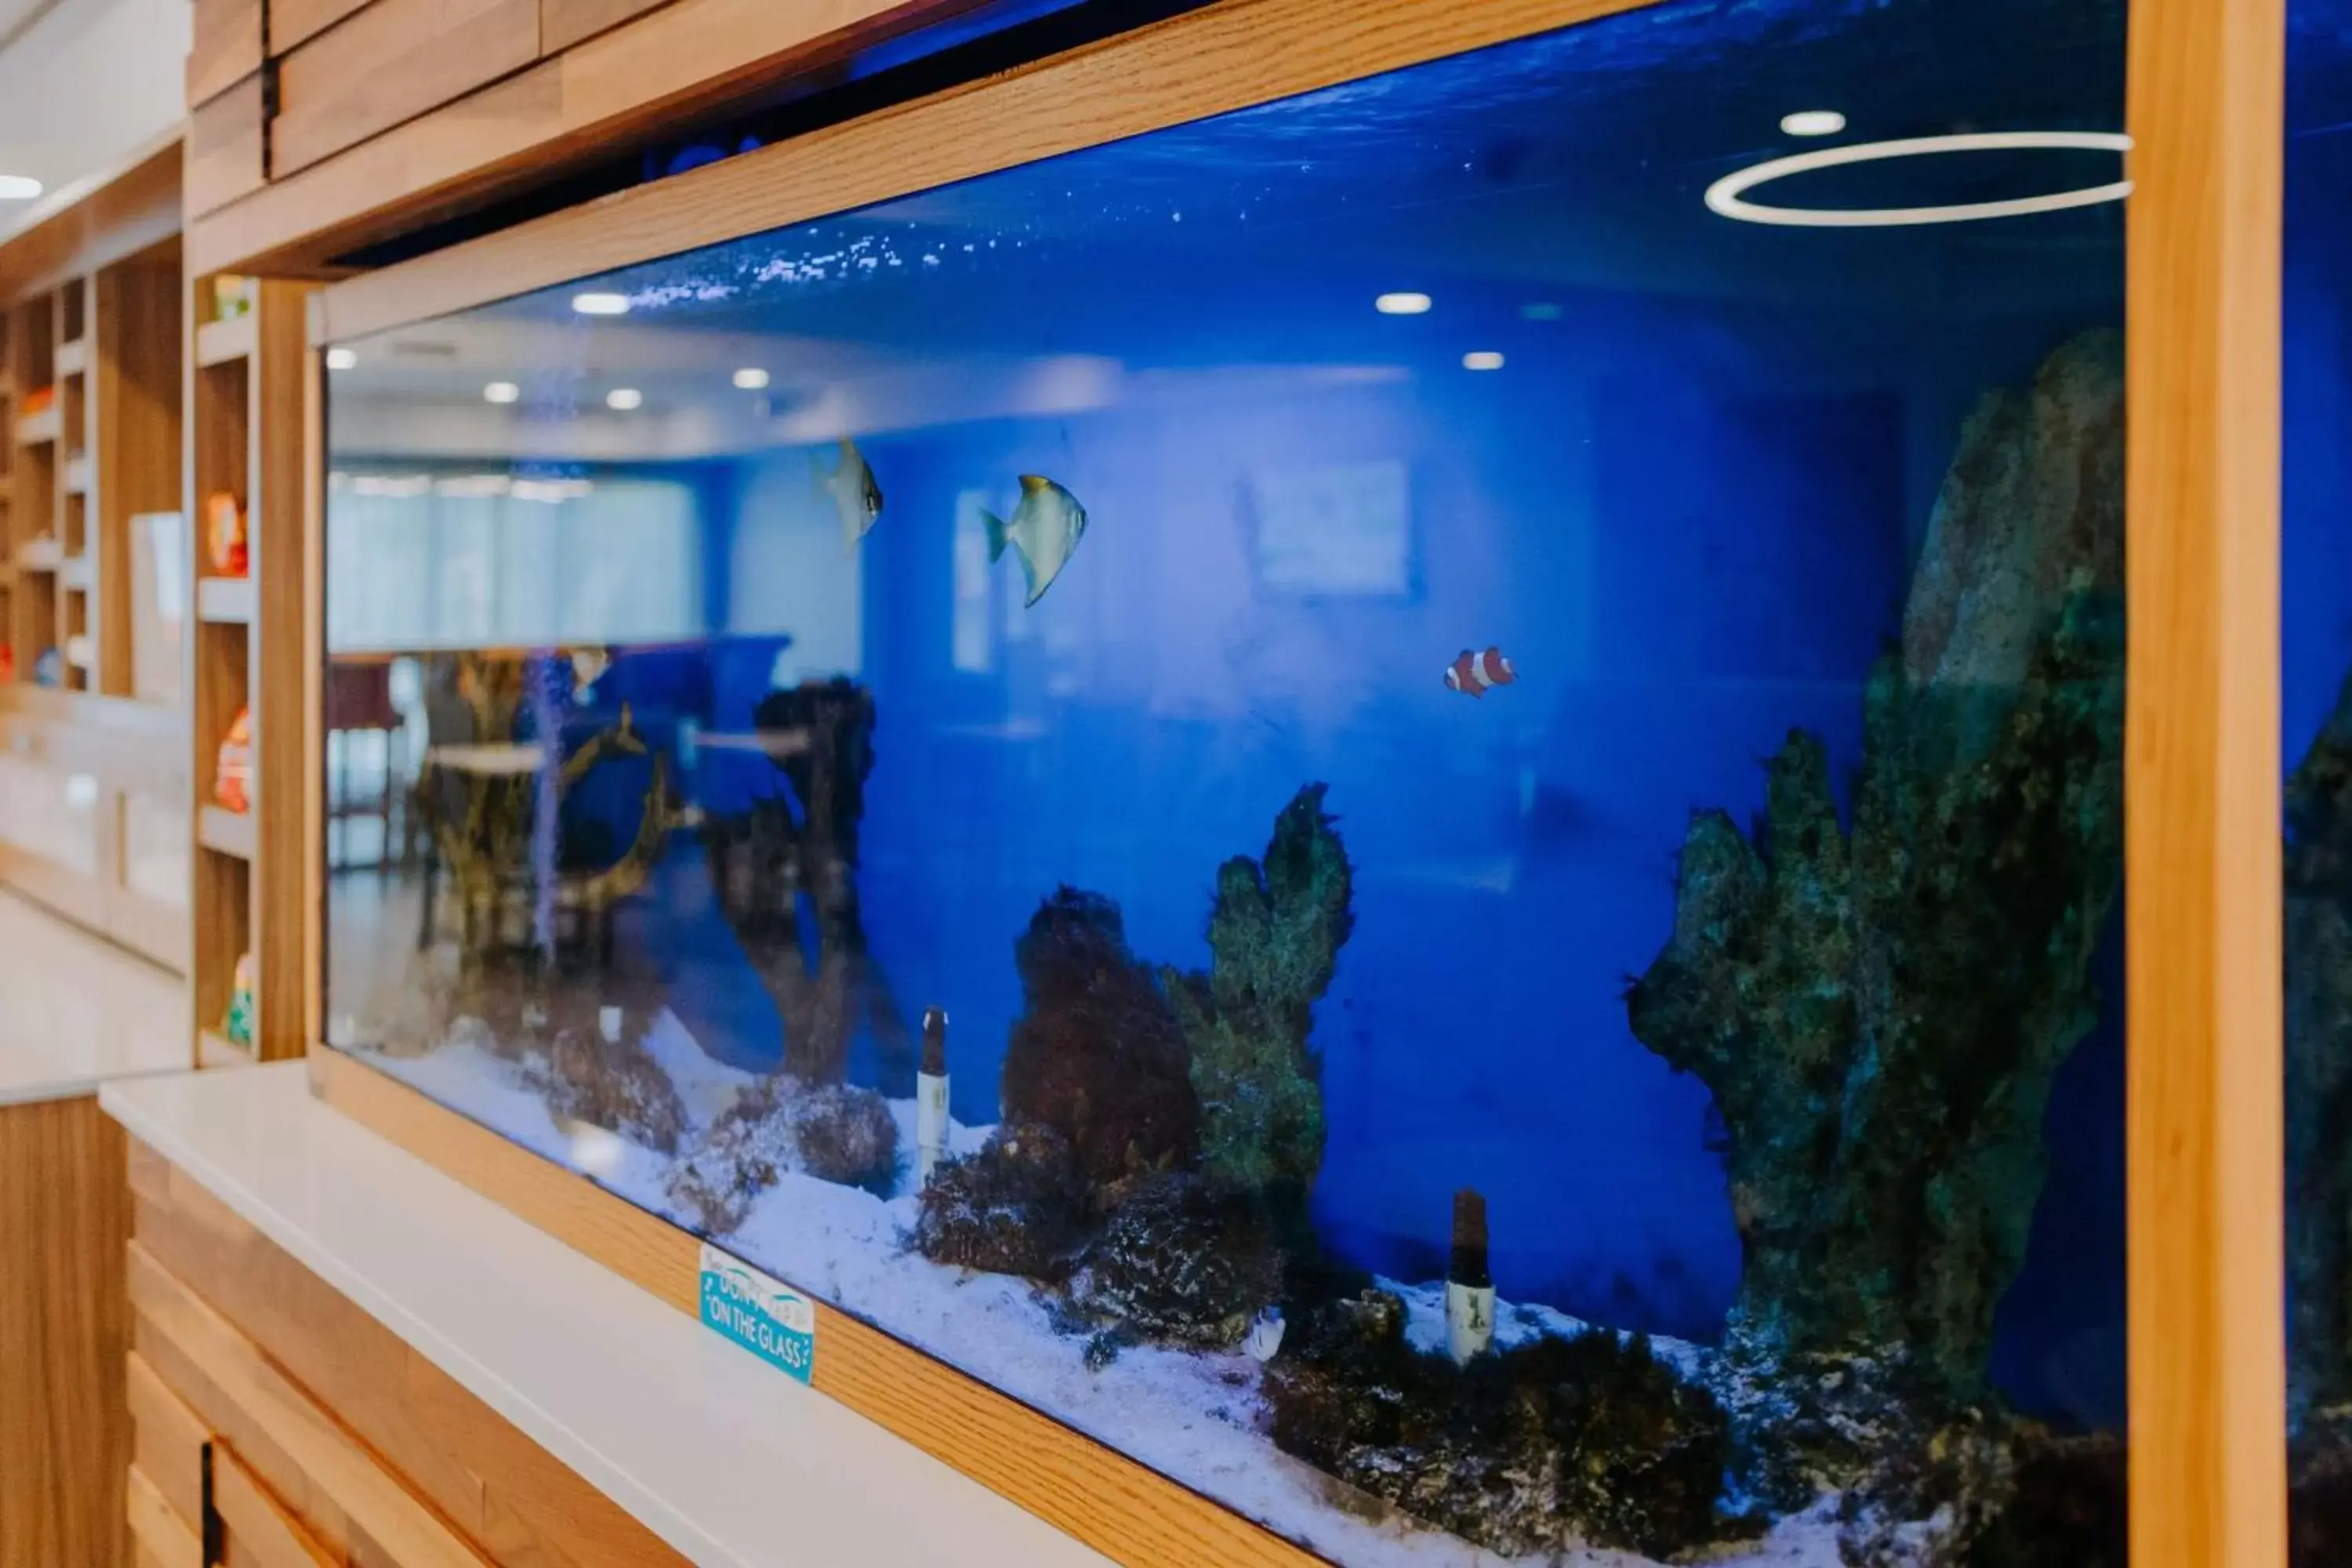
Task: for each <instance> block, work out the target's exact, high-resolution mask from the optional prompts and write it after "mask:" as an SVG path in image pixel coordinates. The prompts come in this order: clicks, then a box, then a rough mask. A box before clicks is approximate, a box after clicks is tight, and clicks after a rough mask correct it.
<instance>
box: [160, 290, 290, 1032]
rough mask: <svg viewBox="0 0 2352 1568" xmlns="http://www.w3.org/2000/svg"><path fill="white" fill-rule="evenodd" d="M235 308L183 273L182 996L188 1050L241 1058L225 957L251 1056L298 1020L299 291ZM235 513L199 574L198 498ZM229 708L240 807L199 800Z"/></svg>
mask: <svg viewBox="0 0 2352 1568" xmlns="http://www.w3.org/2000/svg"><path fill="white" fill-rule="evenodd" d="M251 287H253V289H254V293H253V295H252V300H251V307H250V309H249V310H247V311H246V312H245V313H243V314H236V315H230V316H227V317H225V318H224V317H222V316H220V315H219V314H218V310H219V303H218V300H217V299H216V295H215V280H214V279H196V280H195V281H194V283H193V284H192V285H191V291H190V294H189V298H188V301H187V308H188V320H189V321H191V322H192V323H194V325H193V326H192V328H191V330H190V332H189V352H188V360H187V407H188V420H189V422H188V429H187V465H188V467H187V480H186V487H187V493H188V500H189V506H190V510H191V512H192V513H193V515H194V518H195V520H196V523H197V534H198V537H197V542H196V545H195V548H194V549H193V550H192V551H191V552H190V562H191V573H192V576H191V584H190V589H191V593H190V597H191V602H192V603H193V604H194V606H195V616H194V621H193V624H192V632H191V635H192V637H193V638H194V652H193V655H192V657H191V658H190V660H189V668H190V672H191V675H192V678H193V679H194V691H193V693H192V710H193V713H194V728H193V735H192V739H193V747H194V751H193V755H192V757H191V765H192V766H193V768H194V772H195V776H196V778H197V780H198V781H199V783H198V798H199V802H200V804H199V805H198V806H197V807H196V810H195V814H194V838H195V841H196V845H197V847H196V849H195V860H194V868H193V872H194V885H193V889H192V908H193V910H194V916H195V921H194V923H195V933H194V934H195V941H194V952H193V953H192V955H191V960H192V963H191V969H190V973H189V980H190V986H189V991H190V998H191V1005H192V1006H193V1008H194V1029H195V1034H196V1040H197V1048H198V1058H199V1060H200V1061H201V1062H202V1063H204V1064H205V1065H216V1064H217V1063H219V1062H220V1061H222V1060H226V1059H242V1058H243V1057H244V1053H242V1052H240V1051H238V1050H237V1049H236V1047H233V1046H231V1045H229V1044H228V1042H227V1040H226V1037H225V1036H224V1034H223V1021H224V1019H225V1018H226V1016H227V1013H228V1004H229V997H230V993H231V991H232V989H233V988H234V985H235V983H236V963H237V959H238V957H239V956H240V955H242V954H244V953H247V952H252V953H253V954H254V955H255V957H256V960H257V963H256V966H255V967H256V969H257V971H258V973H260V975H261V976H262V977H263V978H262V980H261V982H260V984H261V991H260V994H258V995H257V996H256V998H255V1033H254V1039H255V1045H256V1049H255V1051H254V1052H253V1055H254V1056H255V1057H257V1058H260V1059H263V1060H275V1059H278V1058H284V1057H299V1056H300V1055H301V1054H302V1053H303V1050H304V1048H305V1047H306V1046H307V1044H308V1034H309V1030H308V1027H307V1025H306V1021H305V1019H304V1017H303V1016H302V997H303V979H304V976H305V974H306V973H307V971H306V969H305V967H304V966H305V964H306V963H307V962H308V961H307V960H306V959H305V958H304V956H303V935H304V920H303V910H304V903H303V898H304V895H303V885H304V856H305V854H306V853H307V847H308V846H309V845H310V844H311V843H312V842H313V841H314V840H313V837H312V836H311V835H310V832H309V830H308V828H307V827H306V826H304V823H303V821H302V816H303V813H304V811H305V810H306V806H305V800H306V792H305V791H304V790H303V788H302V756H303V751H302V748H303V745H304V738H305V734H306V729H305V726H306V725H307V724H308V723H309V722H310V717H309V698H308V683H309V680H310V660H309V658H307V656H306V655H305V654H304V652H303V650H302V649H301V648H300V647H299V637H301V636H302V635H303V634H302V633H301V631H300V629H299V628H301V627H302V626H304V625H305V616H304V610H303V605H304V595H305V584H304V571H305V563H304V549H303V532H302V525H303V496H304V485H305V483H306V475H305V472H304V468H303V461H302V449H301V441H302V430H303V418H302V409H303V399H304V396H305V378H306V376H308V375H309V374H311V372H310V353H309V350H308V346H307V344H308V327H307V322H306V318H305V311H306V310H307V308H308V296H309V294H310V289H309V288H308V287H307V286H306V285H302V284H297V283H261V284H258V285H255V286H251ZM215 495H227V496H229V497H232V498H234V500H236V502H237V503H238V504H239V506H240V507H241V508H242V509H243V510H244V512H245V516H246V527H247V535H246V539H247V574H246V575H245V576H243V577H224V576H220V575H217V574H215V573H214V571H213V569H212V565H211V563H210V559H209V552H208V551H207V550H206V548H205V543H204V539H203V534H204V531H205V520H206V518H207V517H208V516H209V511H210V503H211V498H212V497H214V496H215ZM239 710H249V711H250V713H251V715H252V732H253V780H252V785H251V790H250V795H251V806H250V809H249V810H248V811H247V812H244V813H235V812H229V811H226V810H224V809H222V808H221V807H219V806H217V805H212V804H209V802H210V797H211V794H212V790H211V784H212V780H213V777H214V774H215V770H216V767H217V763H218V757H219V750H220V743H221V740H222V738H223V737H224V736H226V734H227V733H228V731H229V727H230V726H231V724H233V723H234V722H235V721H236V715H237V713H238V711H239Z"/></svg>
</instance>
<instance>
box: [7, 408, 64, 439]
mask: <svg viewBox="0 0 2352 1568" xmlns="http://www.w3.org/2000/svg"><path fill="white" fill-rule="evenodd" d="M64 424H65V419H64V416H63V415H61V414H60V413H59V412H58V405H56V404H54V403H52V404H50V405H48V406H47V408H44V409H42V410H41V411H40V412H39V413H38V414H27V415H26V416H23V417H22V418H20V419H18V420H17V421H16V445H18V446H19V447H38V446H40V445H42V444H43V443H45V442H48V441H54V440H56V439H57V438H58V430H60V429H61V428H63V427H64Z"/></svg>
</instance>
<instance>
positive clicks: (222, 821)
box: [196, 805, 253, 860]
mask: <svg viewBox="0 0 2352 1568" xmlns="http://www.w3.org/2000/svg"><path fill="white" fill-rule="evenodd" d="M196 840H197V842H199V843H201V844H202V845H203V846H204V847H205V848H207V849H212V850H216V851H218V852H219V853H221V854H223V855H229V856H234V857H235V858H237V859H239V860H250V859H252V858H253V814H252V813H251V812H249V811H247V812H236V811H229V810H227V809H226V808H224V807H222V806H217V805H208V806H206V807H205V808H204V810H203V811H201V812H199V813H198V814H197V816H196Z"/></svg>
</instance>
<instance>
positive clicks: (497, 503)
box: [327, 473, 704, 653]
mask: <svg viewBox="0 0 2352 1568" xmlns="http://www.w3.org/2000/svg"><path fill="white" fill-rule="evenodd" d="M703 631H704V627H703V624H702V531H701V526H700V523H699V521H698V518H697V516H696V512H695V505H694V495H693V492H692V491H691V490H690V489H688V488H687V487H686V486H684V485H681V484H677V483H673V482H671V481H668V480H664V479H595V480H593V482H591V481H580V480H571V481H562V482H548V483H534V482H532V481H529V480H515V481H513V482H512V483H509V482H508V481H506V480H505V479H502V478H501V479H487V478H477V477H472V476H467V477H460V478H445V479H438V480H435V479H426V478H425V477H423V476H415V475H409V476H392V477H385V476H378V475H367V474H356V473H354V474H338V475H336V476H334V479H333V482H331V484H330V486H329V488H328V504H327V646H328V647H330V648H331V649H332V650H333V651H336V652H339V653H340V652H350V651H353V650H359V649H383V648H429V647H481V646H486V645H511V646H520V647H531V646H537V645H541V644H548V643H562V642H607V643H610V642H662V641H668V640H671V639H685V638H692V637H700V636H702V635H703Z"/></svg>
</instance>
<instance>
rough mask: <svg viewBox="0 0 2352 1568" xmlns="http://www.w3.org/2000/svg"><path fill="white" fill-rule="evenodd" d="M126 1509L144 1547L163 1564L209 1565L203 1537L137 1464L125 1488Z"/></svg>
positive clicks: (169, 1567)
mask: <svg viewBox="0 0 2352 1568" xmlns="http://www.w3.org/2000/svg"><path fill="white" fill-rule="evenodd" d="M122 1511H123V1517H124V1519H125V1520H126V1521H128V1522H129V1524H130V1526H131V1536H132V1537H133V1538H134V1539H135V1540H136V1541H137V1542H139V1546H140V1549H141V1550H142V1551H143V1552H148V1553H149V1554H151V1555H152V1557H153V1558H154V1559H155V1561H156V1562H157V1563H162V1564H163V1568H205V1543H204V1541H203V1538H201V1537H200V1536H198V1535H197V1534H196V1532H195V1531H194V1530H193V1529H191V1528H189V1525H188V1521H185V1520H184V1519H182V1518H181V1517H180V1516H179V1514H178V1513H177V1512H175V1511H174V1510H173V1507H172V1504H171V1502H170V1500H168V1499H166V1498H165V1497H164V1496H163V1492H162V1490H161V1489H158V1488H157V1487H156V1485H155V1483H154V1482H153V1481H151V1480H149V1479H147V1477H146V1476H145V1474H144V1473H142V1471H141V1470H140V1469H139V1468H138V1467H137V1466H135V1465H134V1466H132V1467H131V1472H130V1479H129V1483H128V1485H127V1486H126V1487H125V1488H124V1496H123V1510H122Z"/></svg>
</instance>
